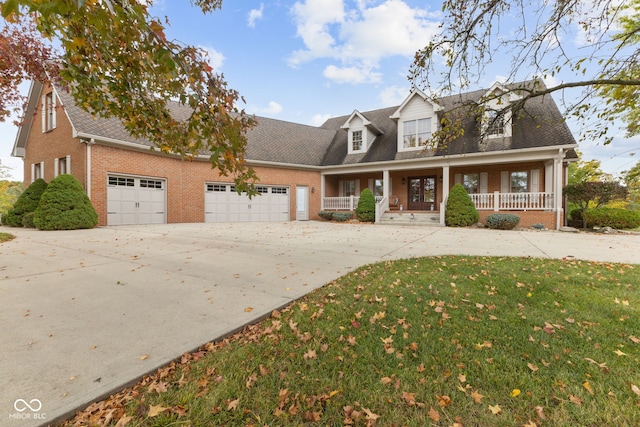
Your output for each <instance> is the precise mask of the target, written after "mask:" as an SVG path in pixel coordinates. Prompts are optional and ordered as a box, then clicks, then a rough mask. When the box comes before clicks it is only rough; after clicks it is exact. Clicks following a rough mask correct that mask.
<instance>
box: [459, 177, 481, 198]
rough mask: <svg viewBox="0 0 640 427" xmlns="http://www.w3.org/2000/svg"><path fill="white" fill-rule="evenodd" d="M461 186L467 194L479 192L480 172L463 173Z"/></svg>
mask: <svg viewBox="0 0 640 427" xmlns="http://www.w3.org/2000/svg"><path fill="white" fill-rule="evenodd" d="M462 186H463V187H464V188H465V190H467V193H469V194H478V193H479V192H480V174H478V173H465V174H463V175H462Z"/></svg>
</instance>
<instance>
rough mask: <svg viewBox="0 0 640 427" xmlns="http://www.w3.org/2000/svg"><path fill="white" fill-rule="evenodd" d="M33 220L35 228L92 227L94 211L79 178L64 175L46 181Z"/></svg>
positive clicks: (96, 218) (95, 221)
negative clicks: (46, 185)
mask: <svg viewBox="0 0 640 427" xmlns="http://www.w3.org/2000/svg"><path fill="white" fill-rule="evenodd" d="M33 223H34V224H35V226H36V227H37V228H38V229H39V230H76V229H79V228H93V227H95V226H96V225H97V224H98V214H97V213H96V210H95V209H94V207H93V205H92V204H91V201H90V200H89V197H88V196H87V194H86V193H85V192H84V189H83V188H82V184H80V181H78V180H77V179H76V178H75V177H73V176H72V175H67V174H65V175H59V176H58V177H57V178H55V179H53V180H52V181H51V182H50V183H49V186H48V187H47V190H46V191H45V192H44V194H42V198H41V199H40V205H39V206H38V209H36V212H35V214H34V216H33Z"/></svg>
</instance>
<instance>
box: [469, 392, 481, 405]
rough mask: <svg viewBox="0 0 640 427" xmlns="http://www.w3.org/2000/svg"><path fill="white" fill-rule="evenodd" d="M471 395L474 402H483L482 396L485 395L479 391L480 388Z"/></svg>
mask: <svg viewBox="0 0 640 427" xmlns="http://www.w3.org/2000/svg"><path fill="white" fill-rule="evenodd" d="M471 397H472V398H473V401H474V403H482V398H483V397H484V396H483V395H482V394H480V393H478V390H474V391H473V393H471Z"/></svg>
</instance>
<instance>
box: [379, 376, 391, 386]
mask: <svg viewBox="0 0 640 427" xmlns="http://www.w3.org/2000/svg"><path fill="white" fill-rule="evenodd" d="M380 382H381V383H382V384H384V385H387V384H391V383H392V382H393V379H391V378H389V377H382V378H381V379H380Z"/></svg>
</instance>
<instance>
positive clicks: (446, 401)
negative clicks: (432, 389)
mask: <svg viewBox="0 0 640 427" xmlns="http://www.w3.org/2000/svg"><path fill="white" fill-rule="evenodd" d="M436 398H437V399H438V405H440V407H441V408H446V407H447V406H449V405H451V398H450V397H449V396H436Z"/></svg>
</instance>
